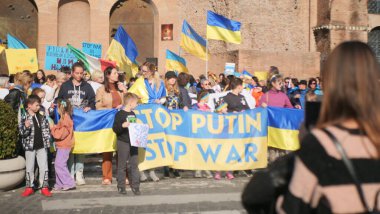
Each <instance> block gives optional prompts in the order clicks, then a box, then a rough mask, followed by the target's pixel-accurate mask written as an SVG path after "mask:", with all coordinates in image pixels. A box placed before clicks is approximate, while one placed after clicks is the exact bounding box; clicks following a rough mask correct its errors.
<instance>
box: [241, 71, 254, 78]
mask: <svg viewBox="0 0 380 214" xmlns="http://www.w3.org/2000/svg"><path fill="white" fill-rule="evenodd" d="M241 74H242V75H243V76H244V77H247V78H252V77H253V75H252V74H250V73H249V72H248V71H246V70H243V72H242V73H241Z"/></svg>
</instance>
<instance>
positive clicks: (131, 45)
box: [114, 25, 138, 62]
mask: <svg viewBox="0 0 380 214" xmlns="http://www.w3.org/2000/svg"><path fill="white" fill-rule="evenodd" d="M114 39H115V40H116V41H117V42H119V43H120V44H121V45H122V46H123V48H124V50H125V55H126V56H127V57H128V58H129V60H131V61H132V62H135V61H136V57H137V55H138V52H137V47H136V44H135V42H134V41H133V40H132V38H131V37H130V36H129V35H128V33H127V32H126V31H125V30H124V28H123V27H122V26H121V25H120V26H119V28H118V29H117V31H116V34H115V37H114Z"/></svg>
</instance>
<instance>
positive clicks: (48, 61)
mask: <svg viewBox="0 0 380 214" xmlns="http://www.w3.org/2000/svg"><path fill="white" fill-rule="evenodd" d="M77 61H78V59H77V58H76V57H75V56H74V54H73V53H71V51H70V50H69V49H68V48H66V47H60V46H52V45H47V46H46V55H45V69H46V70H59V69H61V67H63V66H69V67H71V66H72V65H73V64H74V63H75V62H77Z"/></svg>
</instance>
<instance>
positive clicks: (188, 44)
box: [180, 20, 210, 60]
mask: <svg viewBox="0 0 380 214" xmlns="http://www.w3.org/2000/svg"><path fill="white" fill-rule="evenodd" d="M180 46H181V48H183V49H184V50H185V51H187V52H188V53H190V54H192V55H194V56H196V57H199V58H201V59H203V60H207V59H209V58H210V57H209V56H206V53H207V51H206V40H205V39H203V38H202V37H201V36H199V35H198V34H197V32H195V30H194V29H193V28H192V27H191V26H190V25H189V23H187V21H186V20H183V25H182V33H181V43H180Z"/></svg>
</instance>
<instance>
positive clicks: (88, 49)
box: [82, 42, 102, 58]
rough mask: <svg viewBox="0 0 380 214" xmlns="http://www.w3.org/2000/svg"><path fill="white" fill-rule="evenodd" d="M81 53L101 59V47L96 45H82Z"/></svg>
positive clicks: (84, 43) (85, 43)
mask: <svg viewBox="0 0 380 214" xmlns="http://www.w3.org/2000/svg"><path fill="white" fill-rule="evenodd" d="M82 51H83V52H84V53H86V54H88V55H90V56H93V57H96V58H102V45H101V44H96V43H88V42H83V43H82Z"/></svg>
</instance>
